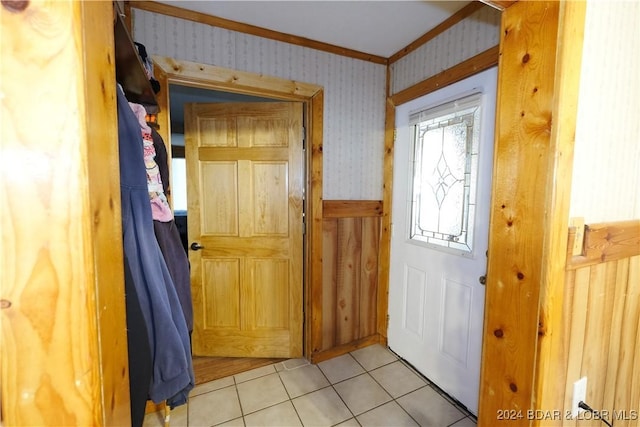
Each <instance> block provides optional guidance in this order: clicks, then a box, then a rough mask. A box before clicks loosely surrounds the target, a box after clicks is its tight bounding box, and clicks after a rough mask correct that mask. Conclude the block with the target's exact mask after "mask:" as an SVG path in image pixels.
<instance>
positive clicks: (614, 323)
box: [559, 255, 640, 427]
mask: <svg viewBox="0 0 640 427" xmlns="http://www.w3.org/2000/svg"><path fill="white" fill-rule="evenodd" d="M564 325H565V328H564V331H563V332H564V337H563V338H564V339H563V341H564V343H565V352H564V355H563V357H561V358H560V361H559V363H561V364H563V365H564V371H563V374H564V375H561V378H559V379H561V380H562V381H563V382H564V408H563V413H566V411H570V410H571V402H572V395H573V383H574V382H575V381H577V380H578V379H580V378H582V377H584V376H586V377H587V398H586V403H587V404H588V405H589V406H591V407H592V408H594V409H596V410H598V411H602V412H603V413H606V414H608V421H609V422H611V421H614V425H615V426H616V427H631V426H634V427H635V426H638V425H639V420H640V332H639V331H640V255H636V256H632V257H630V258H621V259H618V260H614V261H607V262H601V263H598V264H592V265H587V266H584V267H579V268H576V269H568V270H567V276H566V283H565V310H564ZM573 423H575V421H573V422H571V421H570V420H564V421H563V424H562V425H575V424H573ZM593 425H596V424H593Z"/></svg>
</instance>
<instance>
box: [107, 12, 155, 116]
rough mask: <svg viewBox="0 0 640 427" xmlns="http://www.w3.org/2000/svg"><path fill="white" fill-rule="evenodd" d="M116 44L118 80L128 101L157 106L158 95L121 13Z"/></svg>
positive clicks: (116, 25)
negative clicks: (154, 90)
mask: <svg viewBox="0 0 640 427" xmlns="http://www.w3.org/2000/svg"><path fill="white" fill-rule="evenodd" d="M114 42H115V55H116V80H117V82H118V83H120V84H121V85H122V88H123V89H124V94H125V96H126V97H127V99H128V100H129V101H130V102H135V103H138V104H144V105H155V106H157V105H158V101H157V99H156V94H155V93H154V92H153V89H152V88H151V83H149V79H148V78H147V74H146V73H145V69H144V65H142V61H141V60H140V57H139V56H138V50H137V49H136V47H135V46H134V44H133V40H132V39H131V36H130V35H129V32H128V31H127V28H126V26H125V25H124V20H123V19H122V16H120V14H119V13H116V22H115V26H114Z"/></svg>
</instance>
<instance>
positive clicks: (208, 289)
mask: <svg viewBox="0 0 640 427" xmlns="http://www.w3.org/2000/svg"><path fill="white" fill-rule="evenodd" d="M302 139H303V128H302V105H301V103H293V102H286V103H285V102H273V103H233V104H187V105H185V146H186V148H185V150H186V151H185V156H186V163H187V183H188V184H187V199H188V234H189V242H190V244H191V248H190V250H189V261H190V263H191V286H192V295H193V308H194V330H193V352H194V355H198V356H230V357H300V356H301V355H302V289H303V276H302V274H303V268H302V265H303V186H304V162H303V159H304V156H303V146H302ZM200 247H201V248H200Z"/></svg>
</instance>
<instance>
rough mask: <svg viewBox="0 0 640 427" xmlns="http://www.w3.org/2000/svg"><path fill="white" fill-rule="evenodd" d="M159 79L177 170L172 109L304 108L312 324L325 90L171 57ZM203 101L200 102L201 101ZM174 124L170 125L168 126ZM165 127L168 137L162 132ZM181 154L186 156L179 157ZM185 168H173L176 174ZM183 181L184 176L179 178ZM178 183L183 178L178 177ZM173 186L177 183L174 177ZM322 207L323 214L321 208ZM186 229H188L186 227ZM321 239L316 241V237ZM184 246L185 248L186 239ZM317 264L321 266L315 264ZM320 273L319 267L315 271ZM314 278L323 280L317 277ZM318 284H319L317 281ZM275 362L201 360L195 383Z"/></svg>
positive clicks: (159, 61) (306, 347) (306, 342)
mask: <svg viewBox="0 0 640 427" xmlns="http://www.w3.org/2000/svg"><path fill="white" fill-rule="evenodd" d="M153 59H154V62H155V67H156V68H155V70H156V77H157V79H158V80H159V81H160V84H161V87H162V88H161V91H160V93H159V94H158V101H159V104H160V108H161V111H160V114H159V115H158V124H159V125H160V128H161V130H160V133H161V134H163V133H164V135H163V137H164V138H165V140H166V141H167V142H168V143H169V144H170V145H171V146H172V147H171V148H172V152H173V153H174V157H175V158H176V159H177V160H176V164H177V165H179V164H180V163H181V162H184V160H178V159H183V158H184V157H185V156H184V149H182V148H179V147H181V143H180V136H179V135H184V133H182V132H183V128H182V125H181V124H178V123H179V121H180V119H182V117H183V115H182V114H181V113H177V112H175V111H174V109H176V108H178V109H180V108H182V107H183V106H184V104H185V103H186V102H189V103H194V102H195V103H212V102H225V103H230V102H245V103H246V102H281V101H285V102H286V101H293V102H300V103H301V104H302V111H303V119H302V122H303V135H304V139H305V145H306V150H305V151H304V159H303V164H304V171H305V173H304V179H303V183H302V187H303V191H304V195H305V197H304V212H305V217H306V218H305V219H306V221H305V222H306V230H305V236H304V237H305V238H304V245H303V253H304V255H303V257H302V259H303V261H302V268H303V275H302V276H303V277H302V282H303V283H301V284H300V286H301V287H302V295H303V298H302V299H303V302H302V312H303V315H304V317H305V318H307V319H311V318H312V316H311V314H310V313H311V308H312V307H311V303H310V300H309V298H308V295H310V294H311V293H312V287H313V286H314V280H313V279H312V278H313V277H314V265H313V264H314V262H313V256H312V254H314V253H315V254H319V253H321V252H322V251H321V236H322V233H321V229H316V228H317V227H319V226H318V225H317V224H321V221H314V219H315V218H316V217H320V216H321V213H322V211H321V196H322V194H321V193H322V149H321V146H322V104H323V90H322V88H321V87H319V86H315V85H311V84H306V83H302V82H294V81H287V80H283V79H279V78H273V77H265V76H262V75H255V74H251V73H245V72H239V71H235V70H225V69H221V68H219V67H214V66H210V65H206V64H195V63H191V62H188V61H177V60H174V59H171V58H165V57H154V58H153ZM199 97H200V98H199ZM170 120H171V122H170ZM163 128H164V132H163V131H162V129H163ZM181 151H182V152H181ZM181 167H182V166H180V165H179V166H174V168H175V171H176V172H172V174H173V173H180V171H179V169H180V168H181ZM183 169H184V167H183ZM182 173H184V172H182ZM181 176H182V175H181ZM176 179H178V180H179V179H181V177H178V176H176ZM172 181H173V178H172ZM172 185H173V186H175V188H176V190H174V191H177V192H178V193H182V194H184V191H183V190H182V189H181V188H180V187H181V186H182V188H183V186H184V182H183V183H182V184H179V183H177V182H176V183H174V184H172ZM180 197H182V196H181V195H180V194H174V198H175V199H176V202H177V203H178V204H181V205H180V206H176V211H177V216H180V217H184V219H182V218H181V219H179V220H178V221H183V222H184V223H185V224H186V223H187V221H188V218H187V217H186V216H185V212H184V210H185V209H184V199H181V200H180ZM318 207H320V209H318ZM185 228H186V227H185ZM315 236H317V237H316V238H314V237H315ZM183 243H186V242H185V241H184V240H183ZM315 264H316V265H317V264H318V262H317V261H316V262H315ZM316 270H318V268H317V267H316ZM316 277H319V278H321V276H320V275H318V274H317V273H316ZM316 281H318V280H317V279H316ZM302 329H303V334H302V340H301V341H302V342H301V343H299V346H300V347H301V348H302V354H303V357H309V356H310V354H311V350H310V349H311V342H312V332H313V328H312V325H311V324H310V323H309V322H305V323H303V326H302ZM278 360H280V359H278ZM273 361H274V360H273V359H266V358H203V359H194V369H195V371H196V382H197V383H201V382H206V381H210V380H213V379H216V378H218V377H222V376H228V375H232V374H234V373H238V372H242V371H245V370H248V369H252V368H255V367H259V366H263V365H266V364H270V363H273Z"/></svg>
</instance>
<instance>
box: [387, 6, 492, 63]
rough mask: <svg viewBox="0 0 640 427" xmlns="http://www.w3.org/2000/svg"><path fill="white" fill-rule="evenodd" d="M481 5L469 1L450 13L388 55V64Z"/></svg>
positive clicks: (424, 42) (425, 42) (478, 8)
mask: <svg viewBox="0 0 640 427" xmlns="http://www.w3.org/2000/svg"><path fill="white" fill-rule="evenodd" d="M483 7H485V5H484V4H483V3H482V2H479V1H474V2H471V3H469V4H468V5H466V6H465V7H463V8H462V9H460V10H459V11H457V12H456V13H454V14H453V15H451V16H450V17H449V18H447V19H446V20H445V21H443V22H442V23H440V24H439V25H437V26H435V27H434V28H433V29H431V30H429V31H428V32H426V33H425V34H423V35H422V36H420V37H419V38H417V39H416V40H415V41H413V42H411V43H410V44H408V45H407V46H406V47H404V48H402V49H401V50H399V51H398V52H396V53H394V54H393V55H391V56H390V57H389V65H391V64H393V63H394V62H397V61H398V60H399V59H401V58H403V57H405V56H407V55H408V54H410V53H411V52H413V51H414V50H416V49H418V48H419V47H420V46H422V45H425V44H427V43H428V42H429V41H430V40H432V39H433V38H435V37H436V36H437V35H438V34H442V33H444V32H445V31H446V30H448V29H449V28H451V27H453V26H454V25H456V24H457V23H459V22H460V21H462V20H463V19H465V18H466V17H468V16H469V15H471V14H472V13H474V12H476V11H478V10H480V9H482V8H483Z"/></svg>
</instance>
